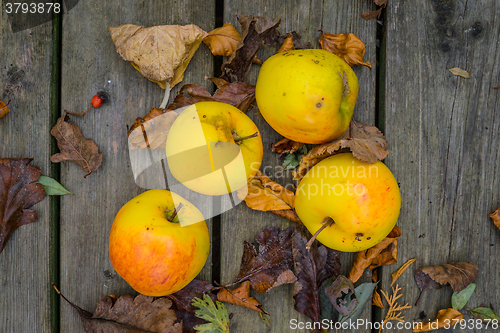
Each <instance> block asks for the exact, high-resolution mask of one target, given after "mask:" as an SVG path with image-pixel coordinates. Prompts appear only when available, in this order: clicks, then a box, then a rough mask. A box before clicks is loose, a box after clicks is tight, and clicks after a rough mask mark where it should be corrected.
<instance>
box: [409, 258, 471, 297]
mask: <svg viewBox="0 0 500 333" xmlns="http://www.w3.org/2000/svg"><path fill="white" fill-rule="evenodd" d="M478 271H479V268H478V267H477V265H476V264H474V263H472V262H468V261H466V262H459V263H457V264H455V265H450V264H443V265H439V266H429V267H424V268H419V269H417V270H415V281H416V282H417V285H418V287H419V288H420V291H424V290H428V289H438V288H437V286H436V285H435V284H433V283H432V282H435V283H438V284H439V285H441V286H445V285H448V284H449V285H450V286H451V288H452V289H453V291H454V292H457V293H458V292H460V291H462V290H464V289H465V287H467V286H468V285H469V284H471V283H472V282H474V280H475V279H476V277H477V273H478ZM429 280H430V281H429Z"/></svg>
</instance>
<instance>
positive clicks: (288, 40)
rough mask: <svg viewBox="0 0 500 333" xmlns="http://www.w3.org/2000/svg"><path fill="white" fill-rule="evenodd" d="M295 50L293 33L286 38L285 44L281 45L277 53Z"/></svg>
mask: <svg viewBox="0 0 500 333" xmlns="http://www.w3.org/2000/svg"><path fill="white" fill-rule="evenodd" d="M291 50H295V44H294V42H293V35H292V33H291V32H289V33H288V34H287V37H286V38H285V41H284V42H283V44H281V47H280V48H279V50H278V52H276V53H281V52H285V51H291Z"/></svg>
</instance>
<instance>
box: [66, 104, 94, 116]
mask: <svg viewBox="0 0 500 333" xmlns="http://www.w3.org/2000/svg"><path fill="white" fill-rule="evenodd" d="M93 108H94V107H93V106H91V107H90V108H88V110H87V111H85V112H84V113H75V112H69V111H66V110H64V112H66V114H72V115H73V116H84V115H85V114H86V113H87V112H89V111H90V110H92V109H93Z"/></svg>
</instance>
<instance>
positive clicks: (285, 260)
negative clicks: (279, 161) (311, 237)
mask: <svg viewBox="0 0 500 333" xmlns="http://www.w3.org/2000/svg"><path fill="white" fill-rule="evenodd" d="M292 234H293V229H291V228H288V229H285V230H283V231H280V229H279V228H272V227H269V228H266V229H264V230H262V231H260V232H259V234H257V236H256V237H255V240H256V241H257V243H258V244H259V252H257V250H256V248H255V246H254V245H253V244H252V243H249V242H247V241H245V243H244V251H243V256H242V258H241V269H240V274H239V275H238V277H237V278H236V281H235V282H233V283H232V284H236V283H240V282H243V281H246V280H248V281H250V284H251V285H252V288H253V289H254V290H255V291H256V292H258V293H261V294H262V293H265V292H268V291H269V290H271V289H272V288H275V287H277V286H279V285H282V284H286V283H293V282H295V281H296V280H297V278H296V277H295V275H294V274H293V272H292V270H291V269H292V267H293V256H292V244H291V238H292Z"/></svg>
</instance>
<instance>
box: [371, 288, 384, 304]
mask: <svg viewBox="0 0 500 333" xmlns="http://www.w3.org/2000/svg"><path fill="white" fill-rule="evenodd" d="M372 305H375V306H378V307H379V308H381V309H385V306H384V303H383V302H382V297H380V294H379V293H378V291H377V288H376V287H375V290H374V291H373V298H372Z"/></svg>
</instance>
